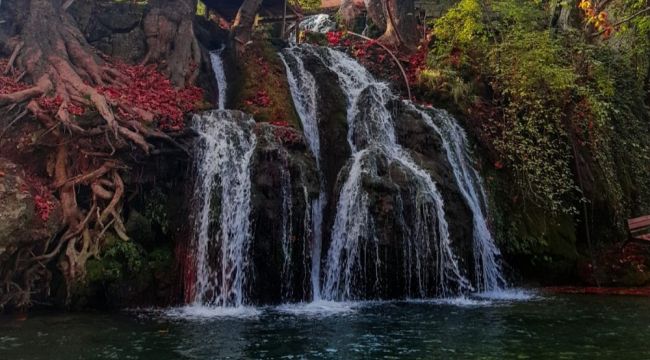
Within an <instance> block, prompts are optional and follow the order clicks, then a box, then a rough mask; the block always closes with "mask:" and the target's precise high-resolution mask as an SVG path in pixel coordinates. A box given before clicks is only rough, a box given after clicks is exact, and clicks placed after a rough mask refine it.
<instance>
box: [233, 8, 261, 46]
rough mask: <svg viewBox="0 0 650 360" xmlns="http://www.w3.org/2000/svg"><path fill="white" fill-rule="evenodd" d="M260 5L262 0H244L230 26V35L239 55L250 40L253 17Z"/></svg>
mask: <svg viewBox="0 0 650 360" xmlns="http://www.w3.org/2000/svg"><path fill="white" fill-rule="evenodd" d="M260 5H262V0H244V3H243V4H242V5H241V6H240V7H239V11H238V12H237V16H236V17H235V21H234V22H233V24H232V35H233V39H234V41H235V47H236V48H237V52H238V53H241V52H242V51H243V50H244V47H245V46H246V45H247V44H248V42H249V41H250V40H251V38H252V36H251V33H252V31H253V25H255V16H256V15H257V11H258V10H259V8H260Z"/></svg>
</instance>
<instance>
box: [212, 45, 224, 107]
mask: <svg viewBox="0 0 650 360" xmlns="http://www.w3.org/2000/svg"><path fill="white" fill-rule="evenodd" d="M225 48H226V46H225V45H224V46H222V47H221V48H220V49H219V50H214V51H211V52H210V62H211V63H212V71H213V72H214V78H215V80H216V81H217V90H218V91H219V92H218V95H219V104H218V106H219V107H218V109H219V110H225V109H226V99H227V97H228V81H227V79H226V71H225V69H224V66H223V59H222V57H221V56H222V55H223V51H224V50H225Z"/></svg>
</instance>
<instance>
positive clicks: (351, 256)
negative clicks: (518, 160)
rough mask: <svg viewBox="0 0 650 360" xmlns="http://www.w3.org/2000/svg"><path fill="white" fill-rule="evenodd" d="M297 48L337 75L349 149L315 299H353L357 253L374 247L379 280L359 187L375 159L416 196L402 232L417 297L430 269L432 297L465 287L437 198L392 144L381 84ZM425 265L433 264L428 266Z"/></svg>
mask: <svg viewBox="0 0 650 360" xmlns="http://www.w3.org/2000/svg"><path fill="white" fill-rule="evenodd" d="M301 49H302V50H301V51H304V52H305V54H306V53H309V54H310V55H311V56H315V57H317V58H319V59H320V61H322V63H323V64H324V65H325V66H327V67H328V68H329V69H330V70H331V71H332V72H333V73H335V74H337V75H338V78H339V83H340V86H341V88H342V91H343V93H344V94H345V95H346V98H347V101H348V111H347V113H348V114H347V121H348V129H349V131H348V143H349V145H350V148H351V149H352V153H353V155H352V156H353V159H352V164H351V165H350V168H349V173H348V175H347V179H346V181H345V183H344V185H343V188H342V190H341V193H340V196H339V201H338V204H337V213H336V218H335V222H334V226H333V229H332V238H331V245H330V249H329V252H328V255H327V263H326V268H325V270H326V275H325V279H324V280H325V283H324V285H323V297H324V298H325V299H328V300H350V299H355V298H356V297H357V296H356V295H357V294H356V292H355V290H356V289H357V288H358V286H359V285H360V283H361V282H363V281H364V280H363V279H362V278H361V277H362V274H360V272H361V271H360V270H361V267H362V264H361V261H362V260H361V253H362V252H371V253H373V252H374V255H373V259H372V261H374V262H375V263H374V267H375V274H374V276H375V281H376V282H379V281H380V279H379V268H380V266H381V263H380V261H379V260H380V258H379V243H378V238H377V236H376V235H377V234H375V229H374V222H373V218H372V216H371V215H370V212H369V206H370V204H369V194H368V193H367V192H366V191H365V190H364V188H363V181H362V180H363V178H364V177H367V176H369V177H371V178H372V177H376V176H377V174H376V172H377V164H378V162H380V161H381V160H386V161H387V162H389V163H393V164H395V165H397V166H399V168H401V169H402V170H403V171H404V172H405V173H407V174H408V175H409V177H410V178H411V182H412V184H413V185H412V187H413V189H412V190H413V192H414V193H416V194H417V195H416V196H415V199H414V204H416V205H415V207H416V210H415V211H414V213H415V219H413V224H414V228H413V229H411V233H410V234H409V236H408V238H409V241H410V242H411V244H412V245H413V246H411V247H410V249H411V250H412V251H413V252H412V253H411V254H409V256H407V257H405V261H406V262H407V263H406V264H404V267H405V269H406V271H407V273H408V274H412V275H413V276H415V277H416V278H417V279H418V283H419V293H420V294H419V295H421V296H423V295H424V294H425V291H426V289H425V286H426V284H427V278H428V277H429V274H430V273H431V272H433V273H434V277H435V279H433V280H434V281H435V283H436V284H437V285H438V292H439V293H440V294H446V293H447V292H448V289H447V285H448V284H450V283H454V284H455V285H457V286H458V287H459V288H464V287H467V286H468V282H467V281H466V280H465V278H464V277H463V276H462V274H461V271H460V269H459V266H458V263H457V261H456V257H455V255H454V254H453V251H452V248H451V244H450V239H449V231H448V225H447V221H446V219H445V218H444V214H445V213H444V204H443V201H442V196H441V195H440V193H439V191H438V190H437V187H436V185H435V183H434V182H433V180H432V179H431V177H430V176H429V174H427V173H426V171H424V170H423V169H421V168H420V167H419V166H418V165H417V164H415V162H414V161H413V160H412V159H411V157H410V156H409V155H408V153H407V152H406V151H405V150H404V149H403V148H402V147H401V146H400V145H399V144H398V143H397V140H396V136H395V131H394V128H393V118H392V115H391V113H390V111H389V110H388V109H387V108H386V103H387V102H388V101H389V100H391V99H393V98H394V95H393V94H392V93H391V91H390V89H389V87H388V85H387V84H386V83H383V82H379V81H377V80H375V79H374V78H373V76H372V75H370V73H368V71H367V70H366V69H365V68H363V66H361V65H360V64H359V63H358V62H356V61H355V60H353V59H352V58H350V57H349V56H347V55H346V54H344V53H342V52H339V51H335V50H332V49H319V48H316V47H312V46H309V45H305V46H303V47H301ZM297 56H298V55H297ZM434 257H435V258H434ZM432 263H434V264H435V266H436V268H435V269H430V267H429V266H430V265H432ZM409 276H410V275H409ZM409 280H410V279H409ZM366 285H368V284H366ZM375 285H377V284H375ZM371 286H372V285H371Z"/></svg>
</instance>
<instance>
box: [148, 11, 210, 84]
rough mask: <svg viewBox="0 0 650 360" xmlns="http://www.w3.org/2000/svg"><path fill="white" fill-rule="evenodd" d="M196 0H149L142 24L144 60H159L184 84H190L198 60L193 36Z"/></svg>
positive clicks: (196, 72)
mask: <svg viewBox="0 0 650 360" xmlns="http://www.w3.org/2000/svg"><path fill="white" fill-rule="evenodd" d="M196 2H197V0H152V1H150V2H149V3H150V5H151V7H152V9H151V11H149V13H147V15H146V16H145V18H144V22H143V27H144V32H145V34H146V36H147V45H148V47H149V49H148V52H147V55H146V56H145V59H144V61H143V63H158V64H160V63H162V64H161V65H162V67H163V68H162V70H163V72H164V73H165V74H166V75H167V76H169V78H170V79H171V80H172V82H173V83H174V84H175V85H176V86H178V87H183V86H185V85H187V84H193V83H194V81H195V80H196V78H197V76H198V66H199V65H200V63H201V49H200V47H199V44H198V42H197V40H196V37H195V36H194V23H193V19H194V15H195V14H196Z"/></svg>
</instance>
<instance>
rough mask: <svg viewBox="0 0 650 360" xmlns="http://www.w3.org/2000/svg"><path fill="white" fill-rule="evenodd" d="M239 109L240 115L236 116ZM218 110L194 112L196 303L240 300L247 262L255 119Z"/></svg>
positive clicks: (237, 303)
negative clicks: (197, 142) (198, 138)
mask: <svg viewBox="0 0 650 360" xmlns="http://www.w3.org/2000/svg"><path fill="white" fill-rule="evenodd" d="M237 114H239V116H236V115H237ZM243 116H245V115H244V114H242V113H238V112H232V111H225V110H217V111H213V112H212V113H210V115H205V116H199V115H197V116H195V117H194V129H196V131H197V132H198V133H199V136H200V141H199V145H198V153H197V157H196V158H197V164H196V171H197V177H196V187H195V189H196V193H195V198H196V200H197V203H198V204H197V205H198V206H197V217H196V232H197V233H196V269H197V280H196V281H197V282H196V295H195V301H194V302H195V304H197V305H209V306H223V307H227V306H228V307H230V306H242V305H244V304H245V303H246V297H245V286H246V282H247V275H248V274H247V272H248V270H249V269H248V267H249V264H250V260H249V254H248V250H249V248H250V245H251V229H250V226H251V222H250V213H251V177H250V165H251V158H252V155H253V151H254V149H255V144H256V137H255V134H254V133H253V131H252V127H253V126H254V121H253V119H252V118H250V117H249V118H248V119H247V120H246V121H242V120H241V117H243Z"/></svg>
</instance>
